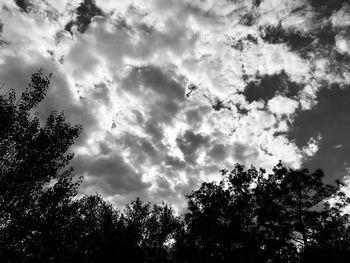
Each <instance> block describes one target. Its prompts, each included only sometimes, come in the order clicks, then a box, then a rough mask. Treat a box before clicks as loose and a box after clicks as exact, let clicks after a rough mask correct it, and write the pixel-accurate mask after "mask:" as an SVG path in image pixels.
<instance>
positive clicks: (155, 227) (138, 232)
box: [122, 198, 180, 262]
mask: <svg viewBox="0 0 350 263" xmlns="http://www.w3.org/2000/svg"><path fill="white" fill-rule="evenodd" d="M122 220H123V222H124V224H125V228H126V234H127V236H128V237H127V238H128V239H129V240H130V242H129V243H131V244H133V247H132V248H131V249H132V250H133V252H132V253H131V255H133V256H134V258H133V260H134V261H132V262H172V242H173V240H174V237H175V233H176V231H177V230H178V229H179V227H180V222H179V219H178V218H177V217H175V215H174V211H173V209H172V208H171V206H169V205H167V204H165V203H163V204H161V205H157V204H154V205H153V206H152V205H151V204H150V203H144V202H142V201H141V200H140V199H139V198H137V199H136V200H135V201H133V202H131V203H130V204H129V205H127V206H126V208H125V209H124V213H123V215H122Z"/></svg>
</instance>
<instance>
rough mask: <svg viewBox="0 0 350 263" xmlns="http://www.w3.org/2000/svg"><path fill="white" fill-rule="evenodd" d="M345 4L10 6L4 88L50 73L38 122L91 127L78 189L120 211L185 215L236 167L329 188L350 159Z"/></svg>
mask: <svg viewBox="0 0 350 263" xmlns="http://www.w3.org/2000/svg"><path fill="white" fill-rule="evenodd" d="M347 2H348V1H345V0H344V1H340V0H337V1H331V0H329V1H327V0H322V1H316V0H315V1H314V0H294V1H290V0H283V1H282V0H281V1H274V0H262V1H256V0H254V1H253V0H252V1H250V0H245V1H244V0H237V1H227V0H216V1H210V0H206V1H193V0H192V1H187V0H181V1H179V0H176V1H175V0H150V1H141V0H136V1H135V0H134V1H129V0H123V1H112V0H111V1H107V0H100V1H92V0H84V1H81V0H75V1H39V0H38V1H35V0H25V1H22V0H21V1H20V0H16V1H10V0H6V1H4V2H2V4H1V11H0V48H1V50H0V63H1V67H0V82H1V83H4V84H5V86H4V87H3V89H4V90H6V89H9V88H14V89H15V90H16V91H18V92H20V91H21V90H23V88H24V87H25V84H26V83H27V82H28V80H29V77H30V74H32V73H34V72H36V71H37V70H38V69H39V68H43V69H44V71H45V72H53V77H52V79H51V87H50V90H49V92H48V96H47V98H46V100H45V101H44V102H43V103H41V104H40V106H39V108H38V111H39V114H40V117H41V118H45V117H46V116H47V115H48V113H49V112H50V111H51V110H64V112H65V114H66V116H67V118H68V120H69V121H71V122H74V123H81V124H83V126H84V133H83V134H82V136H81V138H80V139H79V140H78V141H77V143H76V144H75V146H74V148H73V149H72V150H73V151H74V152H75V153H76V158H75V159H74V161H73V165H74V166H75V168H76V171H77V173H78V174H79V175H83V176H84V178H85V180H84V183H83V184H82V187H81V191H83V192H86V193H94V192H96V191H97V192H100V193H102V194H103V195H104V196H105V197H107V198H108V199H110V200H112V201H113V202H115V203H116V204H117V205H122V204H125V203H126V202H128V201H130V200H131V199H133V198H135V197H136V196H141V197H142V198H144V199H146V200H150V201H160V200H165V201H168V202H171V203H173V204H175V205H176V207H177V208H179V209H181V208H182V207H184V197H183V195H184V194H188V193H189V192H190V191H191V190H192V189H193V188H194V187H197V186H198V185H199V184H200V183H201V182H202V181H203V180H212V179H217V178H218V176H219V170H220V169H221V168H224V167H225V168H230V167H232V166H233V164H234V163H236V162H240V163H243V164H246V165H250V164H253V165H256V166H259V167H260V166H263V167H267V168H271V167H272V166H273V165H275V164H276V163H277V162H278V160H283V161H284V163H285V164H287V165H289V166H291V167H295V168H297V167H300V166H301V165H303V164H306V165H307V166H309V167H310V168H316V167H321V168H324V169H325V170H326V172H327V176H328V178H330V179H332V180H333V179H335V178H340V177H342V176H343V175H344V173H345V171H346V170H345V168H346V167H347V166H348V165H349V164H350V159H349V158H350V157H349V152H350V150H349V149H350V144H349V139H348V134H349V127H350V122H349V121H350V118H349V116H348V114H349V110H350V106H349V105H350V101H349V100H350V99H349V94H348V93H349V88H350V87H349V83H350V69H349V65H350V34H349V32H350V30H349V29H350V5H349V4H348V3H347Z"/></svg>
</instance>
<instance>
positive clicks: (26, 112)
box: [0, 71, 81, 262]
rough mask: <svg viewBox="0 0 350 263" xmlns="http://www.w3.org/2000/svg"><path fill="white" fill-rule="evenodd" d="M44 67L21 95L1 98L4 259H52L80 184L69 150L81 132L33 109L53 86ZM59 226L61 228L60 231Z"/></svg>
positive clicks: (0, 213)
mask: <svg viewBox="0 0 350 263" xmlns="http://www.w3.org/2000/svg"><path fill="white" fill-rule="evenodd" d="M49 83H50V82H49V77H44V76H43V74H42V72H41V71H39V72H38V73H35V74H33V75H32V78H31V83H30V84H29V85H28V87H27V88H26V89H25V91H24V92H23V93H22V95H21V96H20V97H19V99H16V95H15V91H13V90H10V91H9V92H8V93H7V94H4V95H1V96H0V220H1V221H0V247H1V249H0V258H1V259H5V260H1V261H2V262H4V261H5V262H6V261H11V262H22V261H27V262H40V261H45V262H49V261H51V259H52V258H54V256H55V255H59V254H60V249H61V247H62V246H64V245H65V244H61V242H62V240H64V236H61V235H64V233H63V232H61V231H60V230H61V225H62V224H63V223H64V222H66V221H67V218H69V216H70V215H69V213H70V212H68V211H67V208H68V207H69V206H70V202H71V200H72V197H74V196H75V195H76V190H77V186H78V183H79V182H74V181H73V175H74V174H73V169H72V168H71V167H67V165H68V163H69V161H70V160H71V159H72V157H73V154H70V153H68V154H67V150H68V149H69V147H70V146H71V145H72V144H73V142H74V139H75V138H77V136H78V135H79V133H80V131H81V127H80V126H73V125H71V124H69V123H67V122H66V121H65V117H64V115H63V113H56V112H52V113H51V114H50V116H49V117H48V119H47V120H46V123H45V124H44V125H41V124H40V121H39V117H38V115H37V114H33V110H34V108H35V107H36V106H37V105H38V103H40V102H41V101H42V100H43V98H44V96H45V94H46V91H47V89H48V87H49ZM56 230H59V231H56Z"/></svg>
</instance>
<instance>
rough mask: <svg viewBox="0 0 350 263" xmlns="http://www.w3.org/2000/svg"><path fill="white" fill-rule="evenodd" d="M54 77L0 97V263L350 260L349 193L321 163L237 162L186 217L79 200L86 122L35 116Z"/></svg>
mask: <svg viewBox="0 0 350 263" xmlns="http://www.w3.org/2000/svg"><path fill="white" fill-rule="evenodd" d="M49 84H50V81H49V77H45V76H43V74H42V73H41V72H38V73H36V74H33V75H32V78H31V82H30V84H29V85H28V87H27V88H26V90H25V91H24V92H23V93H22V95H21V96H20V97H19V98H16V95H15V92H14V91H12V90H9V91H8V92H7V93H6V92H5V93H3V94H2V95H0V262H349V260H350V242H349V241H350V232H349V228H348V226H349V215H348V214H347V213H345V212H344V208H346V207H347V206H348V205H349V202H350V200H349V198H347V197H346V195H345V193H344V192H343V191H341V186H342V184H341V183H340V182H336V183H335V184H334V185H327V184H324V183H323V177H324V174H323V172H322V171H321V170H316V171H315V172H312V173H310V172H309V171H308V170H307V169H301V170H292V169H289V168H286V167H284V166H283V165H282V164H281V163H279V164H277V165H276V166H275V167H274V169H273V171H272V173H271V174H269V175H267V174H266V172H265V171H264V170H263V169H260V170H258V169H256V168H254V167H251V168H249V169H246V168H244V167H243V166H242V165H239V164H236V165H235V166H234V168H233V169H232V170H230V171H229V170H222V171H221V174H222V180H221V182H220V183H214V182H212V183H203V184H202V186H201V187H200V188H199V189H197V190H194V191H192V193H191V194H189V195H188V196H187V202H188V211H187V212H186V213H185V214H184V215H181V216H180V217H178V216H176V215H175V213H174V210H173V209H172V207H171V206H170V205H168V204H165V203H163V204H154V205H152V204H150V203H145V202H142V201H141V200H140V199H136V200H135V201H133V202H131V203H130V204H129V205H127V206H126V207H125V208H124V209H121V210H118V209H116V208H114V207H113V206H112V205H111V204H110V203H108V202H106V201H105V200H103V198H101V197H100V196H98V195H94V196H83V197H79V196H78V194H77V188H78V187H79V184H80V182H81V181H80V180H76V179H75V178H74V172H73V169H72V168H71V167H69V161H70V160H71V159H72V158H73V155H72V154H70V153H67V151H68V149H69V147H70V146H71V145H72V144H73V143H74V140H75V139H76V138H77V137H78V136H79V133H80V132H81V127H80V126H74V125H71V124H69V123H67V122H66V121H65V118H64V115H63V114H62V113H56V112H52V113H51V114H50V116H49V117H48V119H47V121H46V123H45V124H44V125H41V124H40V121H39V118H38V116H37V115H36V114H33V109H35V107H36V106H37V104H38V103H39V102H40V101H42V100H43V99H44V97H45V94H46V91H47V89H48V87H49ZM330 198H331V200H332V201H331V202H328V200H330Z"/></svg>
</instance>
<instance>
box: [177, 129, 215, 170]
mask: <svg viewBox="0 0 350 263" xmlns="http://www.w3.org/2000/svg"><path fill="white" fill-rule="evenodd" d="M176 143H177V146H178V147H179V149H180V150H181V151H182V153H183V154H184V156H185V161H186V162H188V163H190V164H195V163H196V159H197V157H198V150H199V149H200V148H201V147H205V146H207V145H208V143H209V138H208V137H207V136H203V135H201V134H196V133H194V132H192V131H190V130H187V131H186V132H185V133H184V134H183V135H180V136H178V137H177V138H176Z"/></svg>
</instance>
